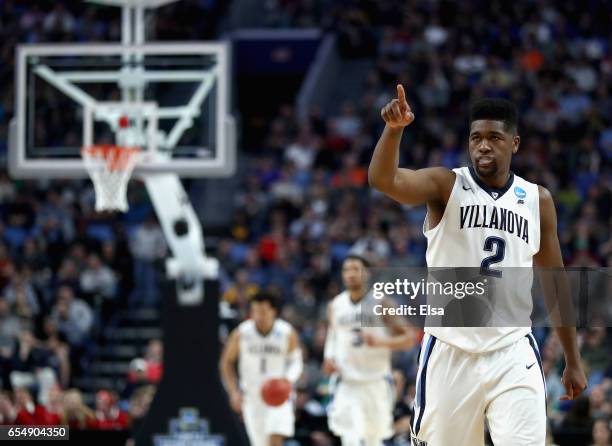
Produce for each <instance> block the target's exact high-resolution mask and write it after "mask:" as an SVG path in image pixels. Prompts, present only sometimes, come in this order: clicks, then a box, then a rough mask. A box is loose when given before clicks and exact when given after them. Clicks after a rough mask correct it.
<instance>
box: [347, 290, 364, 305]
mask: <svg viewBox="0 0 612 446" xmlns="http://www.w3.org/2000/svg"><path fill="white" fill-rule="evenodd" d="M348 292H349V297H350V298H351V302H353V303H354V304H356V303H358V302H359V301H361V299H363V296H365V291H364V290H363V289H362V288H359V289H358V290H348Z"/></svg>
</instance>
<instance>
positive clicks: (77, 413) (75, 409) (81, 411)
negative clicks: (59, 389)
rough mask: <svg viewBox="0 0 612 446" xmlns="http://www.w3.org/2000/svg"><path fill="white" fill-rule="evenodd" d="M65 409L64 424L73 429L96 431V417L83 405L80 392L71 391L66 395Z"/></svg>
mask: <svg viewBox="0 0 612 446" xmlns="http://www.w3.org/2000/svg"><path fill="white" fill-rule="evenodd" d="M63 407H64V411H63V413H62V415H61V419H62V424H67V425H68V426H70V428H71V429H87V428H89V429H94V428H95V427H96V416H95V414H94V412H93V411H92V410H91V409H90V408H89V407H87V406H86V405H85V404H84V403H83V398H82V396H81V392H80V391H79V390H77V389H70V390H67V391H66V392H65V393H64V401H63Z"/></svg>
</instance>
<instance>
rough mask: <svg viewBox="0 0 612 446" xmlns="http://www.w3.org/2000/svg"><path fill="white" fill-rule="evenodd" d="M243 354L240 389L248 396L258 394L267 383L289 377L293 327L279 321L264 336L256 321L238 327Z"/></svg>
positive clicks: (239, 370) (239, 367)
mask: <svg viewBox="0 0 612 446" xmlns="http://www.w3.org/2000/svg"><path fill="white" fill-rule="evenodd" d="M238 330H239V333H240V353H239V356H238V372H239V376H240V387H241V389H242V390H243V392H245V393H247V394H258V393H259V392H260V390H261V385H262V384H263V383H264V381H266V380H268V379H270V378H282V377H284V376H285V373H286V369H287V364H288V355H289V339H290V336H291V330H292V328H291V325H290V324H289V323H288V322H286V321H283V320H281V319H276V320H275V321H274V325H273V326H272V329H271V330H270V332H269V333H268V334H266V335H265V336H264V335H262V334H261V333H260V332H259V331H258V330H257V327H256V326H255V322H254V321H253V320H247V321H244V322H242V323H241V324H240V325H239V326H238Z"/></svg>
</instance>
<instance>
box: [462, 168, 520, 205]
mask: <svg viewBox="0 0 612 446" xmlns="http://www.w3.org/2000/svg"><path fill="white" fill-rule="evenodd" d="M468 170H469V171H470V176H471V177H472V179H473V180H474V182H475V183H476V184H478V186H479V187H480V188H481V189H482V190H484V191H485V192H486V193H487V194H489V195H490V196H491V198H493V199H494V200H495V201H497V200H498V199H500V198H501V197H503V196H504V194H505V193H506V192H508V189H510V186H512V183H514V173H513V172H512V171H510V172H508V180H507V181H506V184H504V185H503V186H502V187H492V186H489V185H488V184H486V183H485V182H484V181H482V180H481V179H480V177H479V176H478V174H477V173H476V170H475V169H474V167H473V166H468ZM493 192H495V193H496V194H497V197H494V196H493Z"/></svg>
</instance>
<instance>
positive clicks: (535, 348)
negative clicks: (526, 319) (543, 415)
mask: <svg viewBox="0 0 612 446" xmlns="http://www.w3.org/2000/svg"><path fill="white" fill-rule="evenodd" d="M525 337H526V338H527V340H528V341H529V345H531V348H532V349H533V353H534V354H535V356H536V359H537V360H538V366H539V367H540V374H541V375H542V384H544V395H545V396H544V405H546V393H547V392H548V390H547V389H546V378H544V367H542V359H540V350H539V349H538V346H537V344H536V340H535V338H534V337H533V335H532V334H531V333H529V334H526V335H525Z"/></svg>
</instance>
